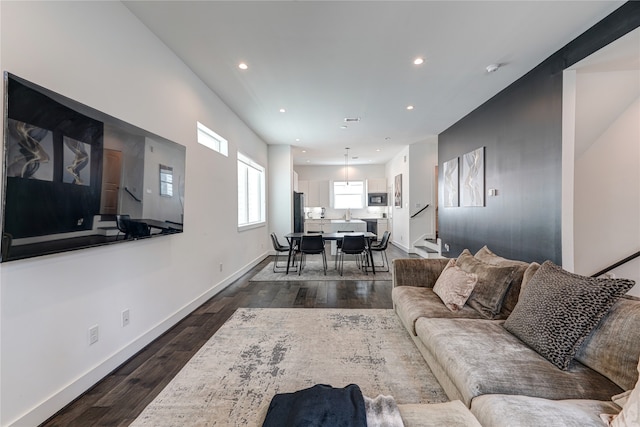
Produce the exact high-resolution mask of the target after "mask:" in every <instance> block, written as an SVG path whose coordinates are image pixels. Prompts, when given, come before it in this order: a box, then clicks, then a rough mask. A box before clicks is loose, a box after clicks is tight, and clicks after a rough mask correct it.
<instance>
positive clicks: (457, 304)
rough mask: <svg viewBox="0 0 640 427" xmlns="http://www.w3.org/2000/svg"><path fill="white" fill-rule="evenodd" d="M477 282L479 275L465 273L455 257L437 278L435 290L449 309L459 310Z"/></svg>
mask: <svg viewBox="0 0 640 427" xmlns="http://www.w3.org/2000/svg"><path fill="white" fill-rule="evenodd" d="M476 283H478V275H477V274H470V273H465V272H464V271H462V270H461V269H460V267H458V266H457V265H456V260H455V258H452V259H451V260H449V263H448V264H447V266H446V267H445V268H444V270H443V271H442V273H440V276H439V277H438V280H436V284H435V285H434V286H433V292H434V293H435V294H436V295H438V296H439V297H440V299H441V300H442V302H443V303H444V305H445V306H446V307H447V308H448V309H449V310H451V311H459V310H462V307H464V303H465V302H467V299H468V298H469V295H471V292H473V288H474V287H475V286H476Z"/></svg>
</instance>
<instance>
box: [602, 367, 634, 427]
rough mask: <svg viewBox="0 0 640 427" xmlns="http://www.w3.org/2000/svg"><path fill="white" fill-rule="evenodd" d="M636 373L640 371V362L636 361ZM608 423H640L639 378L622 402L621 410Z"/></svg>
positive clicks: (620, 426)
mask: <svg viewBox="0 0 640 427" xmlns="http://www.w3.org/2000/svg"><path fill="white" fill-rule="evenodd" d="M638 373H640V362H639V363H638ZM615 397H616V396H614V398H615ZM609 425H610V426H611V427H634V426H635V427H637V426H639V425H640V379H638V382H637V383H636V386H635V388H634V389H633V390H631V393H630V394H629V397H628V398H627V400H626V402H624V404H623V406H622V411H621V412H620V413H619V414H618V415H616V416H614V417H613V421H612V422H611V424H609Z"/></svg>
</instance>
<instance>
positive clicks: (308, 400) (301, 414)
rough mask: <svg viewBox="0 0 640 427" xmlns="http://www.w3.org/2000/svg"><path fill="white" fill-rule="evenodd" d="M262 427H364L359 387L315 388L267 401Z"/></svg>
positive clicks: (323, 386)
mask: <svg viewBox="0 0 640 427" xmlns="http://www.w3.org/2000/svg"><path fill="white" fill-rule="evenodd" d="M262 426H263V427H303V426H304V427H321V426H323V427H326V426H331V427H360V426H362V427H366V426H367V414H366V410H365V405H364V397H363V396H362V391H360V387H358V386H357V385H355V384H350V385H348V386H346V387H345V388H334V387H331V386H328V385H324V384H318V385H315V386H313V387H311V388H307V389H304V390H300V391H296V392H294V393H283V394H276V395H275V396H274V397H273V399H271V404H270V405H269V410H268V411H267V416H266V418H265V420H264V423H263V424H262Z"/></svg>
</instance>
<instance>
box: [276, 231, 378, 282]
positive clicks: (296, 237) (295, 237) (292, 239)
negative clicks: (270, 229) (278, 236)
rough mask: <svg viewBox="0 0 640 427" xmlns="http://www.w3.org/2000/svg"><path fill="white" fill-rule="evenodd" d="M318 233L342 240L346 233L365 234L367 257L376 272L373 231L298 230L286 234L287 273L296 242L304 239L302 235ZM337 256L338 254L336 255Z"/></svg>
mask: <svg viewBox="0 0 640 427" xmlns="http://www.w3.org/2000/svg"><path fill="white" fill-rule="evenodd" d="M318 234H321V235H322V238H323V239H324V240H342V238H343V237H344V236H346V235H352V236H362V235H364V238H365V239H366V240H367V257H368V258H369V261H370V263H371V272H372V273H373V274H376V266H375V264H374V262H373V253H372V252H371V241H372V240H375V239H376V238H377V236H376V234H375V233H372V232H370V231H357V232H340V231H337V232H332V233H301V232H297V233H289V234H286V235H285V236H284V237H285V239H287V242H289V256H288V257H287V271H286V273H285V274H289V266H290V265H291V255H292V254H293V252H294V248H295V243H296V242H299V241H300V240H301V239H302V236H313V235H315V236H317V235H318ZM336 256H337V255H336Z"/></svg>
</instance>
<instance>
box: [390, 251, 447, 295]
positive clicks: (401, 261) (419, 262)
mask: <svg viewBox="0 0 640 427" xmlns="http://www.w3.org/2000/svg"><path fill="white" fill-rule="evenodd" d="M448 262H449V259H448V258H427V259H425V258H398V259H394V260H393V262H392V269H391V273H392V276H393V287H394V288H395V287H396V286H419V287H423V288H433V285H435V283H436V280H438V277H439V276H440V273H442V270H444V268H445V266H446V265H447V263H448Z"/></svg>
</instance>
